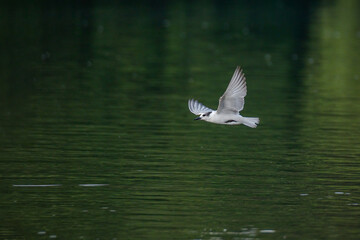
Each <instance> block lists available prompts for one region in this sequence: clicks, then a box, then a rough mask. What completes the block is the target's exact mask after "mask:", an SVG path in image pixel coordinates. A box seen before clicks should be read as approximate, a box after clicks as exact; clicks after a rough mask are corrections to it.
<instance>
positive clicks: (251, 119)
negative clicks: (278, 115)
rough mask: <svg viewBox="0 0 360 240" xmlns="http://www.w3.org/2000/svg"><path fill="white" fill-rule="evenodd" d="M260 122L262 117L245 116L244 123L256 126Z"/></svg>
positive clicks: (252, 126)
mask: <svg viewBox="0 0 360 240" xmlns="http://www.w3.org/2000/svg"><path fill="white" fill-rule="evenodd" d="M259 123H260V119H259V118H257V117H244V118H243V124H244V125H246V126H248V127H251V128H256V127H257V124H259Z"/></svg>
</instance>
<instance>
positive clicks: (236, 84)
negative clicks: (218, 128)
mask: <svg viewBox="0 0 360 240" xmlns="http://www.w3.org/2000/svg"><path fill="white" fill-rule="evenodd" d="M246 92H247V89H246V79H245V76H244V73H243V72H242V70H241V68H240V67H237V68H236V70H235V72H234V75H233V76H232V78H231V81H230V83H229V86H228V87H227V89H226V91H225V93H224V94H223V95H222V96H221V97H220V99H219V106H218V109H217V112H218V113H227V114H234V113H236V114H238V113H239V112H240V111H241V110H243V109H244V104H245V99H244V98H245V96H246Z"/></svg>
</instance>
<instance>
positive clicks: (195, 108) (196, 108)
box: [188, 99, 214, 115]
mask: <svg viewBox="0 0 360 240" xmlns="http://www.w3.org/2000/svg"><path fill="white" fill-rule="evenodd" d="M188 105H189V110H190V112H192V113H193V114H195V115H200V114H202V113H207V112H212V111H214V110H212V109H210V108H208V107H206V106H204V105H203V104H202V103H200V102H198V101H197V100H195V99H189V101H188Z"/></svg>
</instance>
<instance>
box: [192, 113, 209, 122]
mask: <svg viewBox="0 0 360 240" xmlns="http://www.w3.org/2000/svg"><path fill="white" fill-rule="evenodd" d="M210 114H211V112H207V113H202V114H200V115H199V116H198V117H197V118H195V119H194V120H202V119H203V118H208V117H209V116H210Z"/></svg>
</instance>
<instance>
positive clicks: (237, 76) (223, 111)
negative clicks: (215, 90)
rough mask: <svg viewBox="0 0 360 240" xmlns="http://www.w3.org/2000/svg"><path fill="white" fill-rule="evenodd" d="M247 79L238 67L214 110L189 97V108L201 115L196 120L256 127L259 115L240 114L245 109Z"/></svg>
mask: <svg viewBox="0 0 360 240" xmlns="http://www.w3.org/2000/svg"><path fill="white" fill-rule="evenodd" d="M246 92H247V88H246V79H245V76H244V73H243V72H242V69H241V68H240V67H237V68H236V69H235V72H234V75H233V76H232V78H231V81H230V83H229V86H228V87H227V88H226V90H225V93H224V94H223V95H222V96H221V97H220V99H219V106H218V109H217V110H216V111H215V110H212V109H210V108H208V107H206V106H205V105H203V104H202V103H200V102H198V101H197V100H195V99H189V101H188V105H189V110H190V112H192V113H193V114H195V115H199V116H198V117H197V118H195V119H194V120H204V121H207V122H211V123H217V124H226V125H239V124H244V125H246V126H248V127H251V128H256V127H257V124H259V122H260V120H259V118H257V117H243V116H241V115H240V114H239V112H240V111H241V110H243V109H244V104H245V99H244V98H245V96H246Z"/></svg>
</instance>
